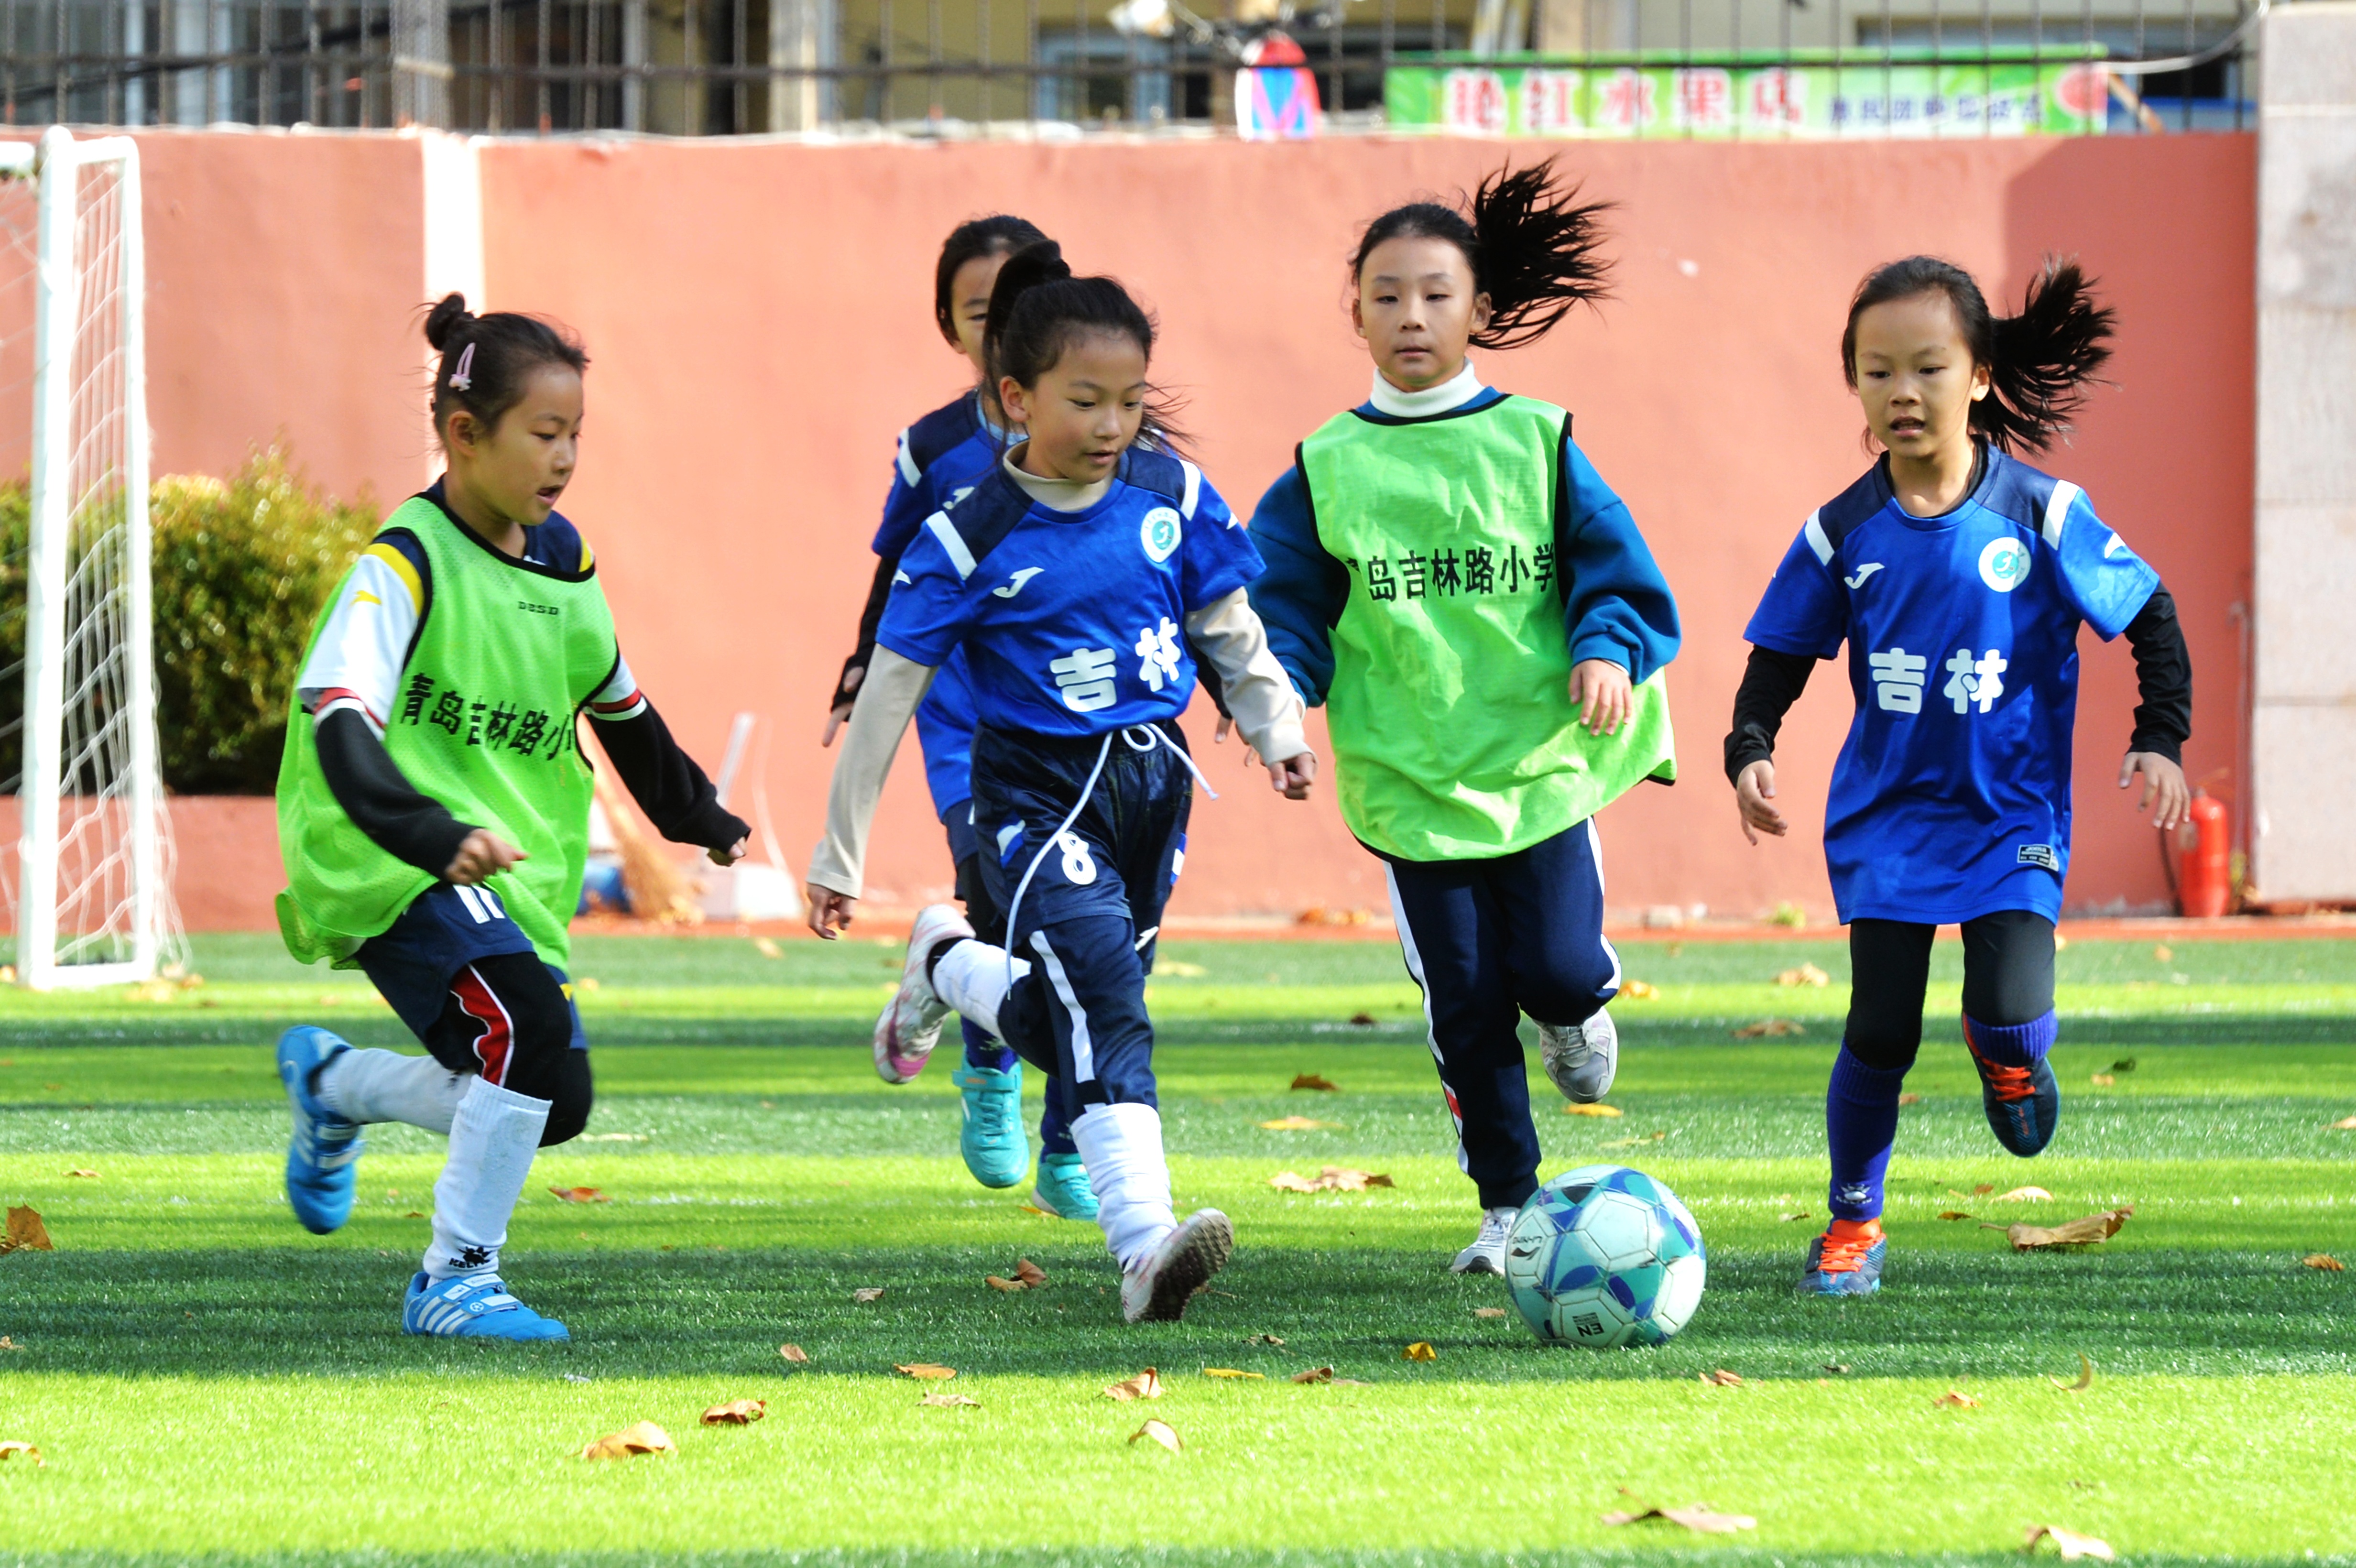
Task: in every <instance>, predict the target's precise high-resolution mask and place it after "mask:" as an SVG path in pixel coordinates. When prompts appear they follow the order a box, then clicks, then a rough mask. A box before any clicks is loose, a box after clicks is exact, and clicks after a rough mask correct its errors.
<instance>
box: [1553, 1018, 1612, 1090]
mask: <svg viewBox="0 0 2356 1568" xmlns="http://www.w3.org/2000/svg"><path fill="white" fill-rule="evenodd" d="M1538 1061H1540V1062H1541V1063H1543V1064H1544V1065H1545V1067H1546V1075H1547V1078H1549V1079H1551V1080H1552V1081H1553V1083H1554V1086H1555V1087H1556V1088H1558V1089H1559V1090H1561V1091H1562V1097H1563V1098H1564V1099H1566V1100H1574V1101H1577V1102H1578V1103H1579V1104H1582V1105H1591V1104H1595V1102H1596V1101H1598V1100H1601V1098H1603V1096H1604V1095H1606V1094H1608V1093H1611V1092H1612V1074H1613V1073H1615V1072H1619V1071H1620V1028H1619V1026H1618V1025H1617V1024H1614V1023H1613V1022H1612V1014H1611V1013H1610V1011H1608V1010H1607V1009H1605V1008H1597V1009H1596V1010H1595V1016H1594V1017H1593V1018H1591V1019H1588V1020H1587V1021H1586V1022H1585V1023H1583V1024H1572V1025H1569V1027H1568V1028H1562V1027H1558V1026H1556V1025H1554V1024H1540V1025H1538Z"/></svg>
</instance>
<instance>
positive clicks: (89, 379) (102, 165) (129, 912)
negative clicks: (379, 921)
mask: <svg viewBox="0 0 2356 1568" xmlns="http://www.w3.org/2000/svg"><path fill="white" fill-rule="evenodd" d="M0 176H5V178H0V486H5V488H0V553H5V560H0V585H5V594H4V595H0V660H13V661H15V662H14V664H13V665H11V664H8V663H0V688H6V689H5V695H0V720H5V718H9V717H13V719H14V726H13V730H14V732H13V734H12V733H9V732H8V727H7V726H5V723H0V772H5V769H6V767H7V766H8V765H9V763H11V762H13V763H15V764H16V768H17V770H18V771H17V776H16V778H15V779H14V780H5V779H0V789H13V790H14V792H15V795H16V806H17V823H16V836H15V842H14V844H13V846H12V845H8V844H7V843H5V840H0V858H5V857H7V856H8V855H9V852H10V851H11V850H13V859H14V865H13V866H5V867H0V898H5V901H6V903H7V905H8V906H9V907H8V913H9V914H10V916H12V917H13V918H12V920H11V924H12V925H13V928H14V930H15V933H16V954H15V956H16V973H17V977H18V979H19V980H20V981H21V982H22V983H24V984H26V985H28V986H31V987H35V988H37V989H47V988H48V987H61V986H95V985H105V984H109V983H116V982H122V981H137V980H145V979H149V978H151V977H153V976H155V974H156V973H157V972H158V970H159V969H160V968H162V967H164V966H166V965H171V964H174V963H177V962H179V961H180V960H181V959H182V958H183V956H184V955H183V953H182V951H181V950H182V947H183V939H182V938H181V936H180V933H179V921H178V915H177V910H176V907H175V905H174V903H173V901H172V896H171V870H172V843H171V833H170V824H169V819H168V818H167V817H166V812H165V804H164V789H163V780H162V776H161V770H160V767H159V764H158V761H157V750H156V738H155V661H154V649H153V625H154V593H153V589H152V584H151V580H150V554H149V551H150V549H151V545H150V533H149V525H148V515H147V478H148V475H147V413H146V350H145V336H144V330H145V327H144V320H143V315H144V309H143V307H144V304H145V300H144V294H145V256H144V253H143V249H142V243H141V231H140V208H139V154H138V149H137V147H136V146H135V145H134V144H133V143H132V142H131V140H130V139H129V138H128V137H123V136H104V137H97V138H93V139H90V140H85V141H76V140H75V139H74V138H73V137H72V136H70V135H69V134H68V133H66V132H65V131H63V130H62V129H51V130H49V131H48V132H46V133H43V135H42V137H41V139H40V142H39V144H38V145H37V147H36V146H35V145H32V144H25V143H0ZM18 432H25V438H24V439H23V440H22V442H21V443H19V440H18ZM11 623H13V624H11ZM19 683H21V688H22V698H21V700H17V699H16V690H15V689H13V688H16V687H17V686H18V685H19ZM10 709H14V712H13V714H10V712H9V710H10Z"/></svg>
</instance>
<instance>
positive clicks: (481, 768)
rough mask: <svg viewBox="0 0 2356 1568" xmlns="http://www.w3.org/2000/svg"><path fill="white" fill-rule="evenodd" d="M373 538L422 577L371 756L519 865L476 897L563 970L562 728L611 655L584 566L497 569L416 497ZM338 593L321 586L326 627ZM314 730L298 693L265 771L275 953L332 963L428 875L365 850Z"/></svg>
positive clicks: (608, 617) (579, 776) (582, 811)
mask: <svg viewBox="0 0 2356 1568" xmlns="http://www.w3.org/2000/svg"><path fill="white" fill-rule="evenodd" d="M385 528H386V530H388V531H391V530H394V529H398V530H402V531H404V532H406V533H408V534H410V535H411V536H412V537H413V538H415V539H417V540H418V542H419V543H420V544H422V545H423V547H424V549H425V559H426V562H427V564H428V566H429V567H430V568H431V574H430V576H429V579H428V581H427V583H426V593H425V603H424V609H423V616H422V619H421V620H420V623H419V625H418V628H417V633H416V635H415V637H414V638H413V639H412V642H411V644H410V649H409V656H408V659H407V660H406V662H404V663H403V664H402V671H401V694H400V697H399V699H397V700H396V702H395V704H394V706H393V710H392V712H391V713H390V714H388V715H386V720H385V728H384V746H385V750H386V751H387V752H390V753H391V757H392V760H393V762H394V763H396V764H397V765H398V766H399V767H400V769H401V772H402V775H403V776H404V777H406V778H407V779H408V780H409V782H410V783H411V784H412V785H414V786H415V787H416V788H417V789H418V790H419V791H420V792H421V793H423V794H424V795H430V796H432V797H433V798H434V800H436V801H439V802H440V803H441V804H442V805H444V807H446V808H447V809H448V810H449V812H450V814H451V815H452V816H455V817H456V818H457V819H458V820H459V821H461V822H470V823H473V824H475V825H477V827H487V828H489V829H490V830H491V831H492V832H494V833H496V834H498V836H499V837H502V838H504V839H506V840H507V841H508V842H509V843H510V844H513V845H515V846H516V847H517V848H519V849H521V850H523V851H524V852H525V854H527V855H528V856H530V859H526V860H523V861H521V862H520V863H519V864H517V865H515V866H512V867H510V868H509V869H507V870H505V871H502V872H500V873H499V874H498V876H496V877H494V878H492V879H491V880H490V886H491V888H492V889H493V890H494V891H496V892H497V893H498V896H499V901H501V902H502V903H504V904H505V905H506V906H507V911H508V913H509V915H510V916H511V917H513V919H514V920H515V923H517V924H518V925H519V926H521V927H522V928H523V932H524V934H525V935H526V936H529V937H530V938H531V943H532V946H533V947H534V948H536V949H537V950H538V951H539V954H540V956H541V959H542V960H543V961H544V962H547V963H550V964H553V965H556V966H557V967H558V968H563V967H564V966H565V965H566V961H567V958H568V955H569V954H570V950H571V939H570V936H569V934H568V932H567V922H569V921H570V920H571V919H572V917H573V910H574V908H575V907H576V906H577V905H578V904H579V902H580V899H581V873H582V867H583V864H584V860H585V859H586V858H587V855H588V845H589V834H588V825H589V800H590V794H591V789H590V777H589V767H588V764H587V763H585V762H584V761H583V760H582V758H581V755H580V751H579V748H578V745H577V743H576V741H575V738H574V734H573V720H574V717H575V715H577V714H578V713H579V711H580V709H581V705H582V704H583V703H584V702H586V701H588V700H589V699H590V698H591V697H593V696H594V695H595V694H596V692H597V689H598V688H600V687H601V686H603V685H604V684H605V682H606V681H607V680H609V679H611V678H612V677H613V673H614V665H615V660H616V658H617V657H618V656H619V653H618V648H617V645H616V642H615V639H614V616H613V612H612V611H611V610H609V609H608V608H607V607H606V604H605V592H604V591H603V590H602V589H600V588H599V587H598V585H597V581H596V570H595V567H594V565H591V566H588V567H586V568H585V569H584V571H581V572H579V573H578V574H577V575H571V576H568V575H564V574H562V573H558V572H553V571H546V570H543V569H541V568H539V567H533V566H528V565H524V564H522V563H519V562H517V561H515V560H510V559H509V558H508V557H506V556H502V555H500V554H498V552H496V551H495V550H493V549H490V547H489V546H487V545H486V544H484V543H483V542H482V541H481V540H480V539H477V538H476V537H475V536H474V535H473V534H471V533H468V532H466V531H465V530H464V529H462V528H460V526H459V525H458V524H457V523H455V522H453V521H452V520H451V519H450V517H448V516H447V515H446V514H445V513H444V511H443V510H442V508H441V507H438V506H436V505H435V504H434V502H433V501H431V500H429V499H427V498H426V497H424V496H414V497H412V498H411V499H410V500H409V501H407V502H405V503H404V504H403V505H402V507H401V509H400V510H398V511H396V512H394V513H393V515H392V516H391V518H390V519H388V520H387V522H386V524H385ZM380 537H381V536H380ZM378 550H379V551H380V554H381V556H383V557H385V558H389V559H391V560H395V561H396V563H397V565H396V570H398V571H401V572H402V575H404V576H406V575H408V562H407V560H406V559H405V558H402V557H400V556H399V555H398V552H396V551H394V550H393V549H391V547H390V546H380V547H378ZM346 592H347V590H346V589H345V588H344V587H341V586H339V587H338V588H337V591H336V594H335V597H334V598H333V599H331V600H329V601H328V603H329V606H330V613H332V608H333V606H334V605H337V604H340V603H343V601H344V597H345V594H346ZM327 619H328V616H327V614H322V615H321V616H320V619H319V625H318V627H316V628H315V629H314V630H313V632H312V634H311V641H312V645H313V647H315V648H316V646H317V644H318V640H319V635H320V633H321V632H323V631H325V629H326V627H327ZM304 657H305V663H306V664H307V663H308V662H309V657H310V656H309V654H308V653H306V654H305V656H304ZM312 723H313V721H312V719H311V716H310V715H309V714H308V713H305V712H304V711H303V707H302V701H301V699H300V695H299V694H298V695H297V697H296V699H295V703H294V705H293V710H292V711H291V712H290V713H289V714H288V716H287V720H286V754H285V757H284V761H282V762H281V763H280V764H279V769H278V843H279V853H280V854H281V856H282V857H283V858H284V861H285V866H286V880H287V887H286V891H284V892H282V893H280V894H279V895H278V924H279V930H280V932H281V933H282V934H283V935H284V937H285V940H286V949H287V951H288V952H290V953H292V954H293V955H295V957H297V958H299V959H301V960H302V961H303V962H304V963H305V964H312V963H316V962H317V961H318V960H320V959H322V958H328V959H332V960H334V961H336V963H337V965H341V966H347V967H348V965H349V961H350V958H351V955H352V954H353V953H354V952H355V951H357V950H358V948H359V944H361V943H363V942H365V941H367V940H368V939H369V937H371V936H375V935H377V934H378V933H381V932H382V931H384V930H385V928H386V927H388V926H390V925H391V924H392V923H393V922H394V921H395V920H396V919H398V918H399V917H400V915H401V912H402V910H404V909H406V908H408V907H409V904H410V901H412V899H414V898H416V897H417V895H418V894H420V893H422V892H423V891H425V890H426V889H428V888H430V887H432V886H434V883H435V881H436V880H438V879H437V878H435V877H434V876H433V875H432V874H430V873H428V872H425V871H421V870H419V869H417V868H416V867H414V866H412V865H410V864H408V863H407V862H406V861H403V860H400V859H395V858H394V857H393V856H392V855H391V854H389V853H387V852H386V851H385V850H383V849H380V848H378V847H377V845H376V844H375V842H374V841H373V840H371V839H370V838H369V837H368V836H367V835H366V834H364V833H362V832H361V831H360V830H359V827H356V826H354V825H353V822H352V820H351V818H350V817H349V816H346V815H345V814H344V809H343V807H342V806H340V805H337V803H336V797H335V795H334V793H333V792H332V791H331V790H329V789H328V787H327V778H326V776H325V775H324V774H323V773H321V772H320V768H319V749H318V746H317V745H316V742H315V741H314V739H313V734H312Z"/></svg>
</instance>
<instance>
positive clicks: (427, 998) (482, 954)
mask: <svg viewBox="0 0 2356 1568" xmlns="http://www.w3.org/2000/svg"><path fill="white" fill-rule="evenodd" d="M531 951H532V945H531V938H530V937H529V936H526V935H525V934H524V933H523V927H521V926H519V925H518V924H517V923H515V922H514V921H513V920H511V919H509V916H508V912H507V906H506V905H505V904H503V903H501V902H500V901H499V896H498V894H497V893H495V892H493V891H491V890H490V889H488V888H487V887H474V888H462V887H457V886H455V885H453V884H451V883H449V882H436V883H434V886H432V887H430V888H428V889H426V890H425V891H423V892H422V893H420V894H418V895H417V897H416V898H415V899H413V900H412V901H410V905H409V907H408V908H407V909H405V910H402V912H401V917H400V918H399V919H398V920H395V921H394V922H393V923H392V924H391V926H390V927H389V928H388V929H387V930H386V931H385V932H384V933H383V934H382V935H380V936H372V937H370V938H369V940H368V941H366V942H364V943H362V944H360V950H359V953H358V954H356V955H354V956H355V957H356V958H357V959H358V960H359V966H360V969H361V971H362V972H363V973H365V974H366V975H367V976H368V977H369V979H370V980H371V981H373V982H374V983H375V985H376V988H377V991H378V993H379V994H380V996H382V997H384V999H385V1000H386V1001H388V1002H390V1003H391V1004H392V1010H393V1011H394V1013H396V1014H398V1015H399V1016H400V1019H401V1021H402V1023H404V1024H407V1025H408V1026H409V1031H410V1032H411V1033H412V1034H413V1035H415V1036H416V1037H417V1038H418V1039H419V1040H424V1039H425V1038H426V1036H427V1033H428V1031H429V1030H431V1029H433V1028H434V1023H435V1021H436V1020H438V1019H440V1018H441V1017H442V1009H443V1008H444V1007H446V1006H447V1005H448V1004H449V1000H450V981H451V979H452V977H453V976H455V975H456V974H457V973H458V971H459V970H461V969H463V968H465V967H466V965H469V964H472V963H473V962H475V960H477V958H491V957H496V956H498V955H500V954H503V953H530V952H531ZM548 972H549V973H550V974H552V975H553V976H556V983H557V985H559V986H560V987H562V988H563V991H564V1005H565V1006H566V1007H567V1008H571V1009H572V1012H573V1050H575V1051H586V1050H588V1049H589V1036H588V1034H587V1032H586V1031H585V1030H584V1029H582V1027H581V1007H580V1004H579V1003H577V1002H575V1001H574V1000H573V982H572V980H571V979H570V978H569V977H568V976H566V975H565V973H564V971H563V970H562V969H559V968H558V967H557V966H556V965H553V964H551V965H548Z"/></svg>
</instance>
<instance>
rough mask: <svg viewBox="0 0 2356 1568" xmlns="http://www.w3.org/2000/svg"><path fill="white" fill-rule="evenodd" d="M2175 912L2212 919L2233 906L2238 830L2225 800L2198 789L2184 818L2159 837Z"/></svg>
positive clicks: (2197, 917) (2161, 854)
mask: <svg viewBox="0 0 2356 1568" xmlns="http://www.w3.org/2000/svg"><path fill="white" fill-rule="evenodd" d="M2160 862H2161V864H2162V865H2163V866H2165V867H2166V868H2167V870H2168V890H2169V892H2171V893H2173V894H2174V895H2175V897H2176V912H2177V913H2179V914H2180V915H2184V916H2187V917H2188V918H2190V919H2194V920H2209V919H2213V918H2215V917H2216V916H2218V915H2221V914H2225V913H2227V912H2230V911H2231V910H2232V909H2233V824H2232V820H2231V818H2230V817H2229V816H2228V815H2227V813H2226V810H2225V803H2224V802H2223V801H2222V800H2219V799H2218V798H2217V797H2216V796H2215V795H2210V794H2208V793H2207V792H2206V791H2203V790H2199V789H2195V790H2194V791H2193V792H2192V801H2191V804H2190V805H2188V806H2187V807H2186V808H2185V814H2184V820H2183V821H2182V822H2181V823H2179V825H2178V826H2177V827H2175V828H2174V829H2173V830H2172V831H2171V832H2169V833H2168V834H2166V835H2164V836H2163V837H2161V839H2160Z"/></svg>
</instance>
